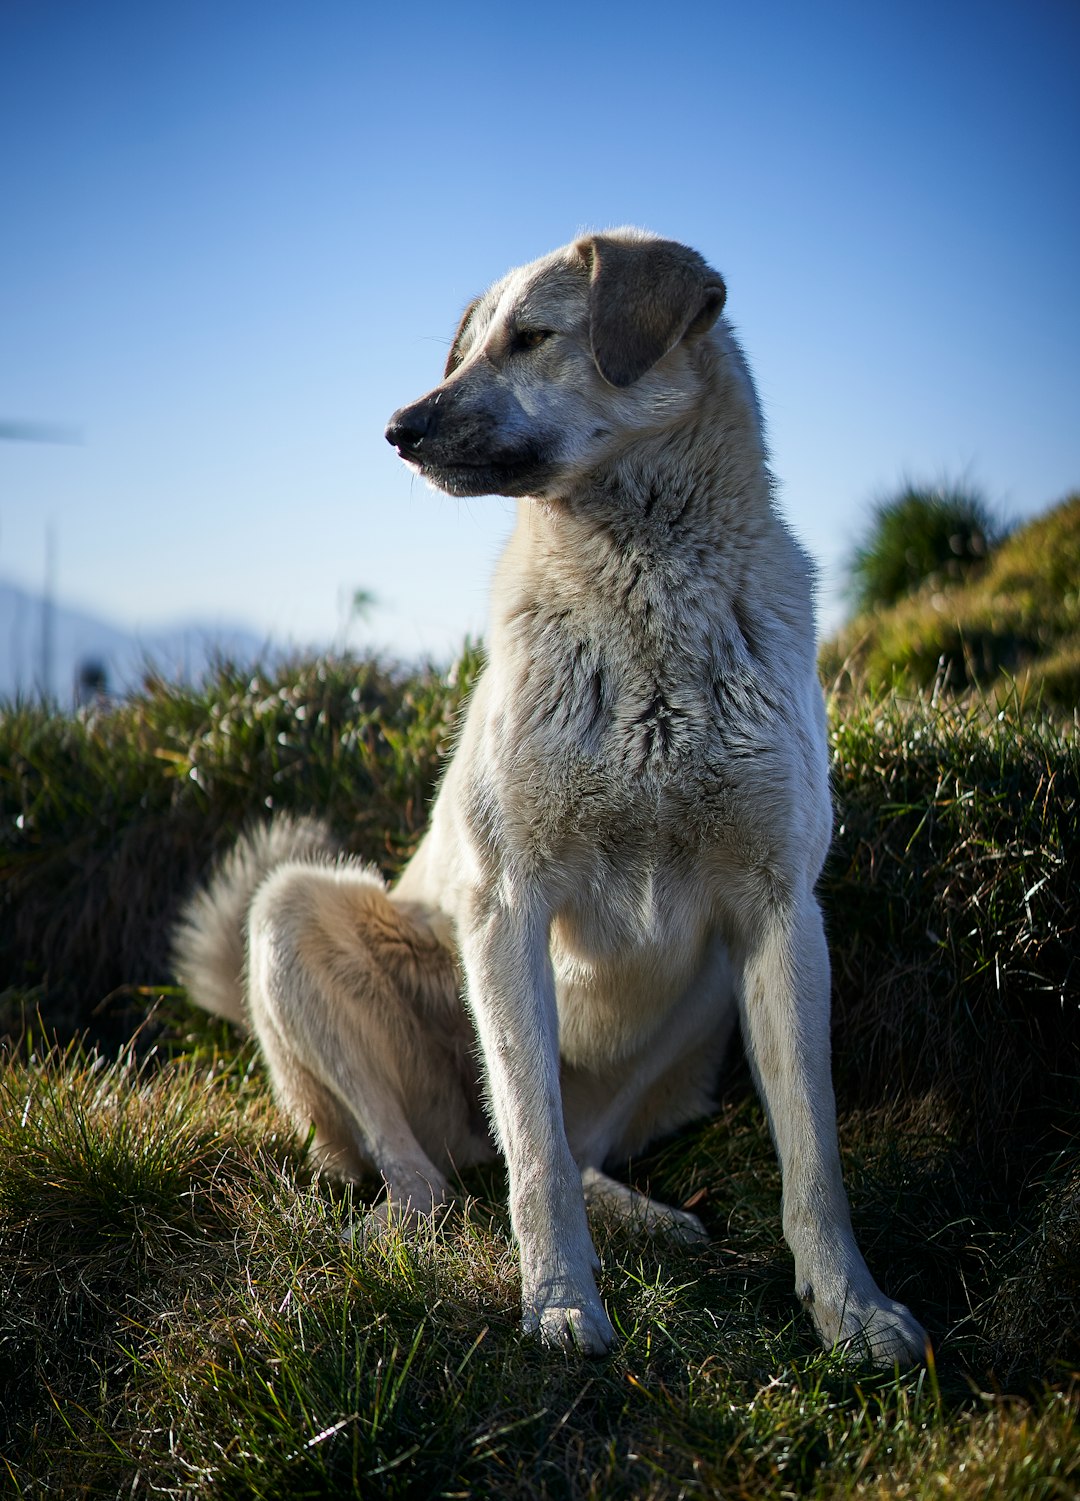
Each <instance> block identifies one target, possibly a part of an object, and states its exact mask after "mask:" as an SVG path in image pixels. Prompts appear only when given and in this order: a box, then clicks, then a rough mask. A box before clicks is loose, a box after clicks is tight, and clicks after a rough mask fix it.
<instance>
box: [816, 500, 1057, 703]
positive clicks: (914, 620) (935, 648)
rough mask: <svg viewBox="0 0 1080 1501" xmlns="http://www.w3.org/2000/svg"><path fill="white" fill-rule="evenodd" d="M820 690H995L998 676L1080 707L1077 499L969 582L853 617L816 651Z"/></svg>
mask: <svg viewBox="0 0 1080 1501" xmlns="http://www.w3.org/2000/svg"><path fill="white" fill-rule="evenodd" d="M821 669H822V673H823V676H824V677H825V680H826V682H830V683H831V682H835V681H836V680H837V679H842V678H844V677H845V676H846V675H849V676H850V677H851V679H852V680H853V681H855V682H858V683H865V684H866V685H867V686H869V687H871V688H880V687H887V686H890V685H894V684H895V685H897V686H907V687H915V686H918V687H929V686H930V685H931V684H933V683H934V682H935V681H936V680H938V681H941V682H943V683H944V684H945V685H946V686H948V687H951V688H964V687H969V686H972V685H978V686H979V687H981V688H983V689H989V690H993V689H994V688H995V687H996V686H997V685H999V684H1000V683H1001V682H1002V681H1003V678H1002V675H1003V673H1004V674H1008V676H1009V677H1012V678H1015V679H1016V681H1017V683H1018V685H1019V686H1020V688H1021V691H1041V692H1042V694H1043V697H1044V699H1045V701H1046V702H1047V703H1050V704H1054V705H1056V706H1058V707H1059V708H1063V709H1065V710H1071V709H1073V708H1074V707H1075V706H1076V704H1077V702H1078V701H1080V492H1076V493H1074V494H1072V495H1069V496H1067V497H1066V498H1065V499H1064V500H1063V501H1061V502H1060V504H1058V505H1056V506H1055V507H1054V508H1053V509H1052V510H1051V511H1048V512H1047V513H1046V514H1045V515H1043V516H1039V517H1037V518H1036V519H1035V520H1034V521H1031V522H1029V523H1028V524H1027V525H1026V526H1022V527H1020V528H1019V529H1018V530H1017V531H1015V532H1013V533H1012V535H1011V536H1010V537H1008V538H1007V539H1006V540H1005V541H1004V542H1003V543H1002V544H1001V546H1000V547H998V548H997V549H996V550H995V551H994V552H993V554H992V555H991V557H990V558H989V560H988V561H987V564H986V566H985V568H983V569H981V570H980V572H979V573H978V574H977V575H976V576H975V577H974V578H972V579H970V581H969V582H966V583H962V584H954V585H949V586H946V587H941V586H940V585H932V586H928V587H926V588H924V589H920V590H919V591H917V592H916V593H914V594H911V595H909V596H908V597H907V598H905V599H902V600H900V601H899V602H898V603H897V604H895V605H892V606H890V607H888V608H886V609H880V610H877V611H868V612H865V613H863V614H860V615H857V616H856V617H855V619H854V620H852V621H850V622H849V623H848V624H847V625H845V626H844V627H842V629H841V630H840V631H839V632H838V634H837V635H836V636H834V637H833V638H832V639H831V640H830V641H827V642H826V643H825V644H824V646H823V647H822V651H821Z"/></svg>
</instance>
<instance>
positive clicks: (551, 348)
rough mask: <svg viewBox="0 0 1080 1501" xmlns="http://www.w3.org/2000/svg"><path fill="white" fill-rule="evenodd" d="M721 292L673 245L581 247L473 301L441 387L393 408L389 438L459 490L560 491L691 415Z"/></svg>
mask: <svg viewBox="0 0 1080 1501" xmlns="http://www.w3.org/2000/svg"><path fill="white" fill-rule="evenodd" d="M724 296H725V290H724V283H723V281H722V279H721V277H720V276H719V275H718V274H717V272H715V271H713V270H711V269H710V268H709V267H708V266H707V265H706V264H705V262H704V261H703V260H702V258H701V256H699V255H698V254H697V253H696V251H693V250H689V249H687V247H686V246H684V245H679V244H676V243H675V242H674V241H671V240H661V239H656V238H654V237H653V236H650V235H646V234H643V233H642V232H641V231H639V230H614V231H612V232H610V233H608V234H600V235H589V236H586V237H584V238H582V239H580V240H576V241H575V242H574V243H573V244H571V245H567V246H565V247H564V248H563V249H561V250H556V251H554V252H553V253H552V254H551V255H548V256H545V257H544V258H543V259H542V260H539V261H534V262H532V263H531V264H530V265H527V266H521V267H519V268H518V269H517V270H516V271H511V272H510V273H509V275H508V276H506V277H504V278H503V280H502V281H500V282H497V283H496V284H495V286H493V287H492V288H491V289H490V291H488V292H486V293H485V294H484V296H483V297H480V298H477V300H476V301H475V302H473V303H471V304H470V306H469V307H468V308H467V309H466V311H465V315H464V317H463V318H462V320H461V323H460V325H459V327H458V330H457V334H456V335H455V337H454V342H453V344H452V346H451V348H450V355H449V358H448V359H447V362H446V371H445V378H444V380H443V382H442V384H441V385H439V386H436V387H435V389H434V390H433V391H430V392H428V394H427V395H426V396H422V397H421V398H420V400H419V401H415V402H413V403H412V404H411V405H410V406H406V407H402V408H401V409H400V411H397V412H395V413H394V415H393V417H391V419H390V422H389V425H388V426H387V429H386V437H387V440H388V442H390V443H392V444H393V445H394V447H395V448H397V450H398V452H399V453H400V455H401V457H402V458H403V459H404V460H405V461H406V463H408V464H409V465H411V466H412V467H413V468H415V469H416V471H417V472H418V473H419V474H422V475H423V476H424V478H425V479H427V480H430V481H431V483H432V484H435V485H437V486H438V487H439V488H440V489H442V490H446V491H448V492H449V493H450V494H451V495H490V494H499V495H545V494H548V493H554V492H557V491H558V489H559V487H560V486H561V485H564V484H566V483H567V482H568V481H572V480H574V479H576V478H578V477H580V476H581V475H583V474H584V473H586V472H588V471H589V470H590V469H592V468H593V467H595V466H596V465H598V464H600V463H602V462H604V461H605V460H606V459H608V458H610V457H612V456H613V455H614V454H616V453H618V452H619V451H620V449H622V448H623V447H624V446H625V444H626V443H627V441H628V440H630V439H632V438H633V437H634V436H637V435H640V434H641V433H642V432H649V431H657V430H662V429H663V428H664V427H666V426H667V425H669V424H670V423H671V422H673V421H676V420H678V419H679V418H680V417H681V416H683V415H684V414H685V413H686V412H687V411H689V410H691V409H692V408H693V406H694V404H695V401H696V399H697V396H698V390H699V386H698V378H697V377H696V374H695V366H694V363H693V348H694V346H695V344H696V342H697V341H698V340H699V339H700V338H701V336H702V335H703V334H705V333H706V332H707V331H708V330H709V329H710V328H711V327H712V326H713V324H714V323H715V321H716V319H717V317H718V316H719V314H720V311H721V309H722V307H723V305H724Z"/></svg>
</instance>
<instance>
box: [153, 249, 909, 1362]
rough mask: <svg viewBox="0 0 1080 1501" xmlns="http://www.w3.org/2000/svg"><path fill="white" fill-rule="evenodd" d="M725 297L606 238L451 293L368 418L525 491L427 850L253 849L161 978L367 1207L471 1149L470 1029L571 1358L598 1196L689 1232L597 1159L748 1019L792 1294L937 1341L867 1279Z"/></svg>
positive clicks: (308, 840) (516, 1212)
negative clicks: (370, 1198) (449, 332)
mask: <svg viewBox="0 0 1080 1501" xmlns="http://www.w3.org/2000/svg"><path fill="white" fill-rule="evenodd" d="M724 296H725V291H724V285H723V282H722V280H721V278H720V277H719V276H718V275H717V274H716V273H715V272H713V271H712V270H710V268H709V267H708V266H707V265H706V264H705V262H704V261H703V260H702V259H701V258H700V257H699V256H697V255H696V254H695V253H694V252H693V251H690V250H688V249H686V248H685V247H682V246H679V245H676V244H674V243H672V242H669V241H663V240H657V239H655V238H653V237H651V236H647V235H644V234H642V233H641V232H639V231H633V230H620V231H613V232H611V233H609V234H605V235H597V236H589V237H586V238H583V239H581V240H579V241H577V242H575V243H574V244H572V245H569V246H567V247H565V248H564V249H562V250H558V251H555V252H554V253H553V254H551V255H549V256H546V257H545V258H543V259H542V260H539V261H536V262H534V263H532V264H531V265H527V266H523V267H521V268H520V269H518V270H516V271H513V272H511V273H510V274H509V275H508V276H507V277H506V278H504V279H503V280H502V281H501V282H499V283H497V284H496V285H495V286H494V287H493V288H492V289H491V290H490V291H489V292H488V293H487V294H486V295H485V296H484V297H483V298H481V299H479V300H478V301H477V302H476V303H474V304H473V305H472V306H471V307H470V308H469V310H468V311H467V313H466V315H465V317H464V319H463V320H462V324H461V326H460V328H459V330H458V334H457V337H456V339H455V341H454V346H453V348H452V350H451V354H450V359H449V362H448V366H447V375H446V379H445V380H444V381H443V383H442V384H441V385H440V386H438V387H437V388H436V389H435V390H433V391H432V392H430V393H429V394H428V395H427V396H426V397H424V398H422V399H421V400H420V401H418V402H415V403H413V404H412V405H411V406H410V407H407V408H404V409H403V410H402V411H400V412H398V413H396V414H395V416H394V418H393V419H392V420H391V424H390V427H389V429H388V432H387V436H388V438H389V439H390V441H391V442H393V443H394V444H395V445H396V446H397V447H398V448H399V450H400V452H401V454H402V456H403V457H404V458H405V459H406V460H407V461H408V462H409V463H411V464H412V465H413V466H414V467H415V468H416V469H417V471H418V472H419V473H421V474H423V475H424V476H425V477H427V478H428V479H430V480H431V481H432V482H433V483H435V484H437V485H439V486H440V487H441V488H443V489H445V490H448V491H450V492H451V493H455V494H484V493H491V492H495V491H498V492H501V493H504V494H509V495H516V496H519V497H521V499H520V504H519V515H518V522H517V528H516V530H515V532H514V534H513V537H512V538H511V540H510V543H509V545H508V546H507V548H506V551H505V553H504V555H503V558H502V561H501V563H500V565H499V568H498V572H497V575H496V579H495V585H494V592H493V604H492V621H491V630H490V636H489V639H488V651H489V660H488V664H487V667H486V668H485V670H484V673H483V675H482V677H481V679H480V681H479V683H478V685H477V687H476V689H475V692H474V693H473V696H472V700H471V702H470V704H469V708H468V712H467V715H466V717H465V721H464V725H463V728H462V731H461V738H460V742H459V744H458V747H457V750H456V751H455V753H454V756H453V758H452V760H451V762H450V764H449V766H448V768H447V771H446V775H445V778H444V780H443V783H442V787H441V789H440V791H439V795H438V798H437V800H436V802H435V805H434V808H433V811H432V815H431V824H430V828H429V830H428V833H427V835H426V837H425V838H424V840H423V843H422V844H421V845H420V848H419V849H418V851H417V853H416V855H415V856H414V858H413V860H412V861H411V863H410V864H409V866H408V868H407V869H406V871H405V873H404V875H403V876H402V878H401V880H400V881H399V882H398V884H397V886H396V887H395V888H394V889H393V890H391V891H387V889H386V888H385V886H384V885H383V883H382V881H381V880H380V879H379V877H378V876H377V875H376V874H375V873H374V872H372V871H371V870H369V869H365V868H363V867H361V866H360V865H359V864H358V863H357V862H355V861H349V860H342V859H338V860H337V861H335V860H334V857H333V854H332V853H331V852H330V842H329V839H328V836H327V835H326V833H325V831H324V830H322V829H321V827H320V826H318V825H316V824H314V823H312V822H310V821H304V822H301V823H290V822H288V821H285V820H278V821H277V822H276V823H275V824H272V825H271V826H270V828H269V829H265V830H262V831H259V832H256V833H254V834H252V835H250V836H249V837H247V838H246V839H245V840H243V841H241V843H240V845H239V846H238V847H237V849H236V850H235V851H234V852H233V854H232V856H231V857H230V858H229V859H228V860H227V861H226V862H225V863H224V864H223V866H222V867H221V868H220V869H219V870H218V872H217V874H216V875H215V876H214V877H213V879H212V881H211V883H210V886H209V887H208V888H207V890H205V891H204V892H202V893H201V894H200V895H198V896H197V897H196V898H195V899H194V900H193V901H192V903H190V904H189V907H188V909H187V911H186V913H185V915H184V918H183V920H182V923H181V926H180V928H179V930H178V937H177V945H176V953H177V968H178V973H179V974H180V976H181V978H182V979H183V980H184V981H185V983H187V985H188V986H189V988H190V990H191V992H192V994H193V996H194V998H195V999H196V1000H198V1001H201V1002H202V1003H203V1004H204V1005H206V1006H207V1007H208V1008H209V1009H211V1010H215V1011H218V1012H221V1013H222V1014H224V1015H227V1016H230V1017H231V1018H232V1019H233V1020H235V1021H237V1022H241V1023H243V1022H246V1023H247V1024H248V1025H250V1027H251V1028H252V1029H253V1030H254V1032H255V1033H256V1035H257V1037H258V1039H259V1042H260V1044H261V1046H262V1049H263V1052H264V1054H265V1056H266V1059H267V1062H268V1064H269V1067H270V1071H271V1075H272V1077H273V1081H274V1087H275V1090H276V1091H277V1094H278V1096H279V1098H280V1100H281V1101H282V1103H283V1104H284V1106H285V1107H286V1109H288V1110H289V1111H291V1113H292V1114H293V1116H294V1118H295V1119H296V1121H297V1123H298V1125H299V1126H300V1128H301V1129H307V1127H308V1125H309V1123H311V1122H314V1125H315V1128H316V1138H315V1140H316V1147H317V1149H318V1151H319V1152H320V1153H321V1156H322V1160H323V1161H324V1162H325V1163H326V1165H327V1166H329V1167H330V1168H332V1169H334V1170H336V1171H338V1172H340V1173H343V1174H345V1175H347V1176H352V1177H359V1176H361V1175H362V1174H364V1173H365V1172H367V1171H370V1169H371V1168H372V1167H374V1168H375V1169H376V1170H377V1171H378V1172H379V1173H380V1174H381V1175H382V1177H383V1179H384V1180H385V1182H386V1185H387V1198H386V1201H385V1203H384V1206H383V1209H382V1213H383V1214H384V1215H387V1214H391V1213H393V1212H394V1210H395V1208H396V1209H398V1210H399V1211H400V1212H402V1213H403V1214H412V1215H415V1214H418V1213H430V1212H431V1211H432V1210H433V1208H434V1207H435V1206H436V1205H438V1204H439V1203H441V1202H442V1201H443V1199H444V1197H445V1196H446V1194H447V1192H448V1186H447V1173H448V1172H449V1171H450V1170H451V1169H452V1168H462V1167H466V1166H468V1165H469V1164H471V1163H475V1162H477V1161H479V1160H482V1159H484V1158H485V1157H487V1156H488V1155H489V1154H490V1152H491V1141H490V1137H489V1134H488V1130H487V1126H486V1123H485V1120H484V1116H483V1113H482V1110H481V1081H480V1080H479V1078H478V1075H477V1070H476V1068H475V1065H474V1046H475V1041H476V1040H478V1041H479V1052H480V1056H481V1058H482V1064H483V1087H484V1088H486V1094H487V1104H488V1112H489V1116H490V1121H491V1126H492V1127H493V1130H494V1136H495V1139H496V1142H497V1144H498V1146H499V1148H501V1150H502V1151H503V1152H504V1154H505V1156H506V1161H507V1166H508V1171H509V1182H510V1209H511V1217H512V1222H513V1227H514V1231H515V1234H516V1237H517V1241H518V1245H519V1248H520V1255H521V1273H522V1304H523V1311H524V1321H525V1325H526V1328H528V1329H533V1330H538V1331H539V1333H540V1335H541V1337H542V1338H543V1339H544V1340H545V1342H548V1343H554V1344H573V1345H578V1346H580V1347H581V1348H583V1349H584V1350H587V1351H592V1352H598V1351H602V1350H604V1349H606V1348H607V1347H608V1345H609V1343H610V1342H611V1339H612V1328H611V1325H610V1323H609V1321H608V1317H607V1314H606V1313H605V1311H604V1307H603V1304H602V1303H601V1301H600V1298H599V1296H598V1294H597V1288H596V1283H595V1280H594V1273H595V1271H596V1269H597V1260H596V1255H595V1252H594V1250H593V1245H592V1241H591V1239H590V1235H589V1229H588V1225H587V1222H586V1212H585V1206H586V1199H590V1200H596V1201H599V1202H603V1203H605V1204H606V1205H608V1206H612V1207H615V1208H617V1209H618V1210H620V1211H621V1212H623V1213H624V1214H626V1215H627V1216H629V1217H637V1218H639V1219H640V1220H641V1221H642V1222H644V1223H645V1224H646V1225H647V1226H649V1227H651V1228H655V1227H657V1226H660V1227H663V1228H666V1229H668V1230H673V1231H675V1232H677V1233H680V1234H683V1235H693V1234H696V1233H698V1232H699V1231H700V1225H699V1223H698V1222H697V1221H696V1220H695V1219H694V1217H693V1216H691V1215H688V1214H686V1213H684V1212H681V1211H677V1210H673V1209H668V1208H666V1207H664V1206H661V1205H658V1204H654V1203H652V1202H651V1201H649V1200H647V1199H645V1198H644V1197H643V1196H642V1195H640V1194H637V1193H635V1192H634V1191H633V1190H631V1189H628V1188H626V1187H625V1186H623V1185H621V1184H618V1183H616V1182H615V1181H614V1180H612V1179H610V1178H608V1177H607V1176H606V1175H605V1173H604V1171H603V1170H604V1167H605V1165H607V1164H610V1163H614V1162H618V1161H620V1160H625V1159H626V1157H627V1156H628V1155H629V1154H631V1153H634V1152H638V1151H640V1150H641V1149H642V1148H643V1147H644V1146H645V1145H646V1143H648V1142H649V1141H651V1140H653V1139H654V1138H655V1137H657V1136H658V1135H659V1134H661V1133H663V1132H665V1131H668V1130H671V1129H673V1128H674V1127H677V1126H679V1125H681V1124H683V1123H684V1122H686V1121H689V1120H691V1119H693V1118H695V1117H698V1116H700V1115H702V1114H703V1113H705V1112H707V1111H708V1110H709V1108H710V1102H711V1091H712V1088H713V1081H714V1079H715V1077H716V1073H717V1070H718V1067H719V1064H720V1061H721V1057H722V1054H723V1052H724V1048H725V1045H726V1043H727V1041H728V1037H729V1034H730V1031H731V1029H732V1026H733V1023H734V1020H735V1018H736V1016H738V1017H739V1018H740V1019H741V1022H742V1030H743V1036H744V1039H745V1043H746V1048H747V1052H748V1054H749V1057H750V1060H751V1063H752V1066H753V1069H754V1073H755V1077H756V1079H757V1083H758V1087H759V1090H760V1093H761V1097H762V1099H763V1101H764V1104H765V1108H766V1110H767V1113H768V1118H769V1122H770V1126H771V1128H772V1133H773V1137H774V1140H775V1143H776V1149H777V1152H778V1154H779V1157H780V1163H781V1167H782V1172H783V1184H784V1188H783V1226H784V1233H785V1235H786V1237H787V1240H788V1244H789V1245H790V1247H791V1250H792V1252H793V1254H794V1258H795V1278H796V1290H797V1292H798V1295H799V1297H800V1298H801V1299H802V1300H803V1302H804V1303H805V1304H806V1305H807V1307H808V1308H809V1310H810V1312H811V1314H812V1315H813V1318H814V1321H815V1323H816V1324H817V1327H818V1330H819V1332H820V1335H821V1337H822V1339H823V1341H824V1342H825V1343H826V1345H829V1346H832V1345H834V1344H836V1343H838V1342H844V1343H846V1344H848V1345H849V1347H851V1348H854V1349H857V1350H858V1351H860V1352H861V1353H862V1354H864V1355H869V1356H870V1357H871V1358H872V1359H873V1360H874V1361H875V1362H877V1363H879V1364H885V1365H890V1364H892V1363H893V1362H894V1361H900V1362H902V1363H907V1362H910V1361H912V1360H917V1359H919V1358H921V1356H922V1353H923V1350H924V1343H925V1335H924V1333H923V1330H922V1329H921V1328H920V1326H919V1325H918V1323H917V1322H916V1321H915V1319H914V1318H913V1317H912V1315H911V1314H910V1313H909V1312H908V1310H907V1309H906V1308H904V1307H903V1306H902V1305H901V1304H898V1303H895V1302H892V1301H891V1300H890V1299H888V1298H887V1297H885V1296H884V1294H882V1292H881V1291H880V1290H879V1289H878V1287H877V1286H876V1285H875V1283H874V1281H873V1279H872V1277H871V1275H870V1273H869V1271H868V1270H867V1267H866V1265H865V1263H864V1261H863V1258H862V1256H861V1255H860V1253H859V1250H858V1248H857V1246H856V1244H855V1240H854V1237H853V1235H852V1230H851V1223H850V1217H849V1212H848V1205H847V1200H846V1197H845V1194H844V1189H843V1185H842V1182H841V1175H840V1160H839V1155H838V1150H837V1140H836V1124H835V1107H834V1103H833V1092H832V1084H831V1078H830V1065H829V964H828V954H827V950H826V944H825V936H824V931H823V927H822V920H821V913H820V910H819V907H818V903H817V900H816V898H815V895H814V885H815V881H816V879H817V877H818V874H819V872H820V870H821V865H822V862H823V860H824V857H825V852H826V849H827V846H828V843H829V835H830V823H831V811H830V801H829V787H828V769H827V751H826V735H825V718H824V711H823V704H822V696H821V691H820V688H819V685H818V681H817V677H816V671H815V661H814V628H813V618H812V602H811V580H810V572H809V567H808V564H807V561H806V559H805V557H804V556H803V554H802V552H801V551H800V550H799V548H798V546H797V545H796V543H795V542H794V541H793V539H792V537H791V536H790V534H789V533H788V531H787V530H786V528H785V526H784V525H783V523H782V521H781V520H780V519H779V517H778V516H777V514H776V511H775V509H774V506H773V502H772V482H771V479H770V475H769V472H768V469H767V467H766V455H765V448H764V442H763V437H762V429H761V419H760V413H759V409H758V404H757V399H756V396H755V394H754V389H753V385H752V382H751V379H750V375H749V372H748V370H747V367H746V364H745V361H744V359H743V356H742V354H741V352H740V350H739V348H738V346H737V344H736V342H735V339H734V337H733V335H732V332H731V329H730V327H729V326H728V324H727V322H726V320H725V319H724V318H723V317H722V316H721V315H720V314H721V308H722V304H723V301H724ZM245 914H246V917H245ZM245 923H246V966H245V964H244V959H243V952H244V950H243V939H242V932H243V930H244V927H245ZM241 968H246V1000H245V999H244V998H243V997H242V994H241V985H240V979H239V976H240V970H241ZM462 983H463V988H464V992H465V999H466V1002H467V1005H465V1006H463V1005H462V1004H461V1001H460V999H459V993H460V989H461V987H462Z"/></svg>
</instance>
